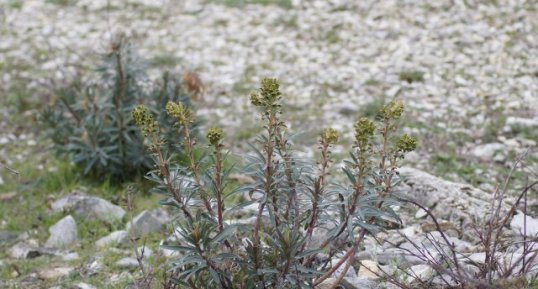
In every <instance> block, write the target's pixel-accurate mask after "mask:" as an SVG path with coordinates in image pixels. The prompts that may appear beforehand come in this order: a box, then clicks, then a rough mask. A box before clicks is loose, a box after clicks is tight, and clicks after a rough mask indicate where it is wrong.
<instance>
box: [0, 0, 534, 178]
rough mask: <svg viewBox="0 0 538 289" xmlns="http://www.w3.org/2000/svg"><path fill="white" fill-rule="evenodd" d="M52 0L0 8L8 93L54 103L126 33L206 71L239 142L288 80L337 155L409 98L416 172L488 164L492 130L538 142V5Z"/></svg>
mask: <svg viewBox="0 0 538 289" xmlns="http://www.w3.org/2000/svg"><path fill="white" fill-rule="evenodd" d="M53 2H62V1H33V0H28V1H14V0H2V1H1V2H0V3H2V4H1V7H2V8H1V9H2V10H1V12H2V13H1V14H0V15H1V20H2V24H1V25H2V26H1V28H0V33H1V37H2V38H1V41H0V51H1V53H0V63H1V64H2V66H1V68H2V71H1V77H0V80H1V82H0V86H1V87H2V90H3V91H4V92H6V91H9V90H10V89H12V88H13V84H14V83H18V84H19V85H20V83H23V86H24V87H26V88H30V89H32V91H35V92H36V94H34V95H36V96H39V97H43V98H47V97H48V96H50V87H54V86H60V85H62V84H64V83H66V79H70V78H71V77H72V75H73V74H74V73H75V72H76V71H84V72H85V73H86V72H87V71H90V70H91V69H92V67H94V65H95V63H96V59H97V57H98V54H99V53H101V52H104V51H106V49H107V45H108V43H109V41H110V39H111V38H112V37H113V35H116V34H118V33H124V34H126V35H128V36H130V37H131V38H132V40H133V42H134V43H135V44H136V45H137V46H138V47H139V50H140V52H141V54H142V55H144V56H145V57H147V58H149V59H152V58H153V59H155V58H158V59H160V61H161V62H164V63H163V64H164V65H165V66H167V67H168V68H172V69H175V70H192V71H196V72H198V73H199V74H200V75H201V77H202V79H203V81H204V82H205V84H206V87H207V92H206V95H205V98H204V101H203V102H202V103H199V104H198V106H199V109H198V113H199V114H200V115H202V116H203V117H204V118H205V119H206V120H207V121H206V124H207V125H215V124H219V125H221V126H224V127H225V128H226V129H227V134H228V135H229V140H230V142H231V143H232V145H237V143H235V142H232V139H233V136H234V135H250V134H251V133H252V131H256V130H257V127H256V126H255V125H253V124H252V123H253V122H252V120H253V119H254V118H255V117H256V113H255V111H254V110H253V108H252V107H251V106H250V105H249V104H248V93H249V91H251V90H252V89H254V88H256V87H257V85H258V83H259V80H260V79H261V78H263V77H265V76H271V77H277V78H279V79H280V80H281V83H282V90H283V92H284V95H285V102H286V103H287V104H288V106H287V112H289V114H288V116H289V119H290V120H291V124H290V127H291V128H292V129H293V130H295V131H303V132H306V134H305V136H304V137H303V138H302V139H300V140H299V143H303V144H309V143H310V144H311V143H313V141H314V139H315V134H316V133H317V132H319V131H320V130H321V129H322V128H323V127H325V126H333V127H335V128H337V129H338V130H339V131H341V132H342V133H343V134H344V142H343V143H344V145H342V147H339V148H337V150H342V151H343V150H344V149H345V148H346V147H347V145H346V144H349V142H350V140H351V137H352V131H351V128H352V125H353V122H354V120H355V119H356V118H357V117H358V115H359V114H360V113H361V111H364V106H365V105H366V104H368V103H371V102H372V101H375V100H379V99H382V98H384V99H385V100H390V99H392V98H394V97H398V98H400V99H402V100H403V101H404V102H405V103H406V105H407V110H408V113H407V121H406V130H407V131H409V132H411V133H413V134H415V135H416V136H417V137H418V138H419V140H421V143H422V146H421V150H420V151H419V152H418V153H417V154H416V155H414V158H411V162H412V163H414V164H415V165H416V166H418V167H427V166H428V164H427V161H428V159H429V157H430V154H431V153H432V152H433V151H441V152H443V151H448V150H449V149H451V147H453V146H457V149H456V154H457V156H458V157H467V156H471V157H472V156H473V155H474V157H477V154H478V158H480V157H479V156H481V154H480V153H481V152H480V151H479V152H478V153H477V154H475V153H474V152H473V150H475V149H478V150H480V149H481V145H482V144H481V143H483V142H486V139H487V134H488V132H487V129H488V127H493V128H495V129H494V130H495V134H494V135H493V139H491V137H490V138H489V139H488V140H487V142H493V143H500V144H501V145H502V146H497V148H503V146H504V148H506V151H508V150H515V151H517V152H520V151H522V150H524V149H525V148H526V147H529V146H530V147H535V146H536V142H535V140H533V139H532V136H533V135H538V133H536V132H537V131H538V108H537V106H536V103H537V100H538V75H537V73H538V2H537V1H534V0H533V1H512V0H511V1H497V2H495V1H476V2H478V4H473V3H474V2H472V1H471V2H470V1H467V4H466V3H465V2H464V1H456V0H455V1H396V0H393V1H390V0H387V1H291V2H290V3H291V7H282V6H278V5H244V6H242V7H239V8H237V7H230V6H225V5H221V4H219V3H218V1H211V3H206V2H207V1H205V2H204V1H190V0H189V1H170V0H162V1H157V0H156V1H150V0H145V1H143V0H131V1H117V0H110V1H104V0H79V1H71V2H70V3H69V4H67V5H59V4H54V3H53ZM64 2H65V1H64ZM67 2H69V1H67ZM501 2H502V3H501ZM14 3H19V4H20V5H14ZM469 3H470V4H469ZM471 5H472V6H471ZM406 71H419V72H422V73H424V76H423V78H424V80H423V82H413V83H407V82H405V81H402V80H400V79H399V75H400V73H402V72H406ZM150 75H151V77H158V75H159V74H158V71H157V70H152V71H151V73H150ZM6 95H7V94H6ZM511 124H512V125H513V124H517V125H519V124H523V126H525V127H526V128H527V130H526V131H527V135H524V136H521V135H515V134H513V133H511V132H510V129H511V127H510V125H511ZM529 131H530V133H529ZM489 133H490V134H491V132H489ZM496 134H497V135H496ZM535 139H536V138H535ZM8 140H9V138H8ZM451 145H452V146H451ZM477 147H478V148H477ZM503 150H505V149H503ZM302 151H304V152H305V154H306V155H312V154H313V153H312V151H311V150H310V149H308V148H306V147H305V148H304V149H302ZM489 155H491V154H489V153H488V152H486V159H487V157H488V156H489ZM494 155H495V154H494V153H493V155H491V158H493V156H494ZM501 158H502V156H501V157H499V160H501V161H504V160H503V159H501Z"/></svg>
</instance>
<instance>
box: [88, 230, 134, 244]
mask: <svg viewBox="0 0 538 289" xmlns="http://www.w3.org/2000/svg"><path fill="white" fill-rule="evenodd" d="M127 242H129V234H128V233H127V231H115V232H112V233H110V235H108V236H106V237H103V238H101V239H99V240H97V242H95V245H96V246H97V247H105V246H109V245H121V244H126V243H127Z"/></svg>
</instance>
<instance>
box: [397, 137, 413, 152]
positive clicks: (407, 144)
mask: <svg viewBox="0 0 538 289" xmlns="http://www.w3.org/2000/svg"><path fill="white" fill-rule="evenodd" d="M416 148H417V140H416V139H415V138H414V137H412V136H409V135H408V134H404V135H402V136H401V137H400V138H399V139H398V140H397V141H396V150H397V151H399V152H403V153H407V152H410V151H414V150H415V149H416Z"/></svg>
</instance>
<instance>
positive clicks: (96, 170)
mask: <svg viewBox="0 0 538 289" xmlns="http://www.w3.org/2000/svg"><path fill="white" fill-rule="evenodd" d="M102 58H103V64H102V66H101V67H99V69H98V71H99V73H100V74H101V80H100V81H98V82H97V83H95V84H85V83H81V81H76V82H75V83H73V84H72V85H71V86H69V87H67V88H64V89H62V90H60V91H58V92H57V100H56V102H55V103H53V104H52V105H50V106H49V107H48V108H47V109H46V111H45V112H44V113H43V119H44V120H45V122H46V124H47V125H48V127H49V128H50V129H49V136H50V137H51V139H52V141H53V143H54V148H55V150H56V151H57V152H59V153H61V154H67V155H69V156H71V158H72V161H73V162H74V163H75V164H77V165H79V166H81V167H82V168H83V170H84V174H89V175H92V176H94V177H97V178H104V177H107V178H111V179H114V180H120V181H121V180H125V179H127V178H131V179H132V177H133V175H138V174H143V173H146V172H147V171H148V170H149V169H150V168H151V167H152V162H151V158H150V156H149V155H148V154H147V153H146V150H145V149H144V147H143V136H142V135H141V134H140V133H139V131H138V128H137V127H136V125H135V123H134V122H133V120H132V117H131V111H132V110H133V108H134V107H135V106H136V105H139V104H145V105H147V106H148V107H149V109H151V110H152V111H153V112H154V113H155V114H156V118H157V119H158V120H159V123H160V124H161V127H160V129H161V130H162V131H161V132H162V135H163V138H165V139H178V138H179V137H180V134H179V133H178V131H177V130H176V129H175V128H173V121H172V120H171V119H170V118H169V117H168V116H167V115H166V113H165V112H164V107H165V105H166V104H167V103H168V102H169V101H174V102H179V103H181V104H183V105H185V106H186V107H191V103H190V95H189V93H188V89H183V87H182V84H183V82H182V80H181V77H175V76H172V75H171V74H169V73H164V75H163V77H162V81H158V82H155V83H151V82H149V81H148V79H147V77H146V74H145V68H146V66H145V61H144V60H143V59H141V58H140V57H139V56H138V55H137V53H136V51H135V50H134V49H133V47H132V45H131V44H130V43H129V42H128V41H127V40H125V39H124V38H120V39H118V40H117V41H116V42H115V43H113V45H112V47H111V49H110V51H109V52H108V53H106V54H105V55H103V57H102ZM196 93H198V92H196ZM169 149H170V150H173V147H170V148H169Z"/></svg>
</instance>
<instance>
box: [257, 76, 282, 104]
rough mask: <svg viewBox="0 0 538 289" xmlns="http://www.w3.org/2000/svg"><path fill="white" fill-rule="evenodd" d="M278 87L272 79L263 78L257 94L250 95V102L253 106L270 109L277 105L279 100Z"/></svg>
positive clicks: (276, 82)
mask: <svg viewBox="0 0 538 289" xmlns="http://www.w3.org/2000/svg"><path fill="white" fill-rule="evenodd" d="M280 97H281V93H280V85H279V84H278V81H277V80H276V79H274V78H264V79H263V80H262V86H261V88H260V92H259V93H252V94H251V95H250V101H251V103H252V105H254V106H262V107H271V106H275V105H278V101H279V100H280Z"/></svg>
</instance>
